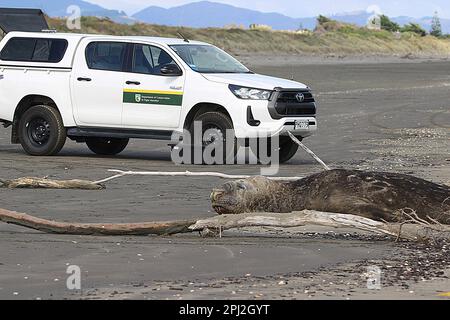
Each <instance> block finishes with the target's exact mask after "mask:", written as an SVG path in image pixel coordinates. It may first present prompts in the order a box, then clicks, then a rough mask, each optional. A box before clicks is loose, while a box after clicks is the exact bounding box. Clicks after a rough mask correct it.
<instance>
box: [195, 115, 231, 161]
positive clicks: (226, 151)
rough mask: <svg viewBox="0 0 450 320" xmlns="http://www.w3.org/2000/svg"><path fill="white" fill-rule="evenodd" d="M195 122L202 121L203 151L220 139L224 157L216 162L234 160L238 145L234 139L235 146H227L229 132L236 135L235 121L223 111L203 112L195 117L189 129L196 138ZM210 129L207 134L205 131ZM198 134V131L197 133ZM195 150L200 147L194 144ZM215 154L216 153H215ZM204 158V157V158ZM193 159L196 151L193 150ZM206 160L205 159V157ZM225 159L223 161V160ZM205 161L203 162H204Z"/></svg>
mask: <svg viewBox="0 0 450 320" xmlns="http://www.w3.org/2000/svg"><path fill="white" fill-rule="evenodd" d="M195 122H201V123H202V126H201V128H202V140H203V141H202V149H201V150H202V152H203V150H204V148H205V147H206V146H208V145H210V144H211V143H216V142H218V141H219V140H221V141H220V142H219V143H223V159H221V160H220V161H217V160H216V162H215V163H214V164H226V163H227V160H228V161H230V159H231V160H232V161H233V163H234V160H235V156H236V154H237V146H236V142H235V141H234V147H233V148H227V147H226V144H227V141H226V138H227V134H226V133H227V132H230V130H231V132H232V136H233V139H235V137H234V130H233V129H234V128H233V122H232V121H231V119H230V118H229V117H228V116H227V115H225V114H223V113H221V112H215V111H211V112H205V113H203V114H200V115H199V116H197V117H196V118H195V119H194V122H193V123H192V124H191V127H190V129H189V132H190V133H191V138H192V139H194V134H195V132H194V127H195ZM208 130H209V131H210V134H208V135H207V136H205V133H206V132H207V131H208ZM196 134H197V135H198V133H196ZM193 147H194V148H193V150H192V151H195V149H196V150H198V148H195V146H193ZM213 156H214V154H213ZM202 159H203V158H202ZM192 160H194V152H192ZM203 160H204V159H203ZM222 160H223V161H222ZM202 163H203V162H202Z"/></svg>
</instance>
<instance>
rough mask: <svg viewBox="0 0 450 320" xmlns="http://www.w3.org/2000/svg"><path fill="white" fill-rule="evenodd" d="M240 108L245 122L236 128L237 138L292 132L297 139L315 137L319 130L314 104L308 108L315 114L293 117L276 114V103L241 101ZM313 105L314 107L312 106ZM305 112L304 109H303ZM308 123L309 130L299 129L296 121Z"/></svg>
mask: <svg viewBox="0 0 450 320" xmlns="http://www.w3.org/2000/svg"><path fill="white" fill-rule="evenodd" d="M240 104H241V106H239V109H240V110H243V111H241V112H242V113H241V115H240V118H241V119H242V118H244V119H245V121H238V123H239V124H240V125H238V126H235V134H236V137H237V138H258V137H274V136H279V135H287V134H288V132H291V133H292V134H294V135H295V136H297V137H302V138H306V137H309V136H311V135H313V134H314V133H315V132H316V131H317V128H318V122H317V118H316V107H315V102H314V103H308V108H310V109H309V110H311V109H312V108H313V110H314V111H313V112H311V113H313V114H306V115H293V116H289V115H287V114H280V113H278V112H276V109H275V103H274V101H273V100H272V101H241V103H240ZM312 104H313V106H311V105H312ZM302 110H303V109H302ZM244 111H245V112H244ZM299 120H301V121H303V122H307V123H308V127H307V128H298V127H296V126H295V123H296V121H299Z"/></svg>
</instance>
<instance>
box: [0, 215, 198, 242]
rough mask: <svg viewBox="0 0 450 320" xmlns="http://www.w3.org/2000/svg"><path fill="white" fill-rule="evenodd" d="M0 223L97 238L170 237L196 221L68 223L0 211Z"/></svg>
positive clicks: (183, 230) (185, 229)
mask: <svg viewBox="0 0 450 320" xmlns="http://www.w3.org/2000/svg"><path fill="white" fill-rule="evenodd" d="M0 221H2V222H5V223H9V224H14V225H18V226H22V227H25V228H30V229H34V230H38V231H42V232H45V233H50V234H67V235H98V236H128V235H132V236H146V235H151V234H154V235H171V234H176V233H186V232H192V230H190V229H189V226H191V225H192V224H194V223H195V222H196V221H195V220H192V221H173V222H170V221H168V222H149V223H115V224H108V223H68V222H56V221H51V220H46V219H41V218H37V217H33V216H30V215H28V214H25V213H19V212H14V211H8V210H4V209H0Z"/></svg>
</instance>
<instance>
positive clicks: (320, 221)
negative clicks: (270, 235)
mask: <svg viewBox="0 0 450 320" xmlns="http://www.w3.org/2000/svg"><path fill="white" fill-rule="evenodd" d="M307 225H315V226H324V227H331V228H354V229H358V230H362V231H368V232H372V233H376V234H385V235H389V236H393V237H400V238H402V239H405V240H411V241H417V240H418V236H417V233H416V232H414V231H413V232H411V231H404V232H401V233H400V225H398V224H389V223H384V222H379V221H374V220H371V219H367V218H364V217H360V216H355V215H349V214H340V213H329V212H320V211H310V210H305V211H301V212H293V213H276V214H274V213H252V214H240V215H222V216H216V217H213V218H209V219H204V220H200V221H197V222H196V224H194V225H193V226H191V227H190V229H191V230H203V229H205V228H208V229H219V228H220V229H222V230H229V229H236V228H244V227H278V228H295V227H302V226H307ZM405 229H406V228H404V230H405ZM399 234H400V236H399Z"/></svg>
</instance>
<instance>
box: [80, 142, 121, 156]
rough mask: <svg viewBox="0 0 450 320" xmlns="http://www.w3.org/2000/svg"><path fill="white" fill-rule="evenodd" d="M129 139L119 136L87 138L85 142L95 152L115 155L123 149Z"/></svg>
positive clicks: (103, 154)
mask: <svg viewBox="0 0 450 320" xmlns="http://www.w3.org/2000/svg"><path fill="white" fill-rule="evenodd" d="M129 141H130V139H119V138H88V139H87V140H86V144H87V146H88V148H89V149H90V150H91V151H92V152H94V153H95V154H98V155H102V156H115V155H117V154H119V153H121V152H122V151H123V150H125V148H126V147H127V145H128V142H129Z"/></svg>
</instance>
